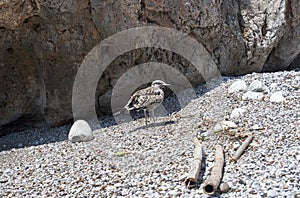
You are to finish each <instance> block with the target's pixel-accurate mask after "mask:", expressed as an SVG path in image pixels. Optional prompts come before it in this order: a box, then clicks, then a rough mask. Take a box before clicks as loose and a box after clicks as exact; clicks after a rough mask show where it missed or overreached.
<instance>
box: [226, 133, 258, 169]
mask: <svg viewBox="0 0 300 198" xmlns="http://www.w3.org/2000/svg"><path fill="white" fill-rule="evenodd" d="M252 139H253V135H250V136H248V137H247V139H246V140H245V141H244V143H243V144H242V145H241V146H240V147H239V148H238V150H237V151H236V152H235V153H234V155H233V156H232V158H231V159H230V162H231V163H234V162H236V160H238V159H239V158H240V156H241V155H242V153H243V152H244V150H245V149H246V148H247V147H248V145H249V144H250V142H251V141H252Z"/></svg>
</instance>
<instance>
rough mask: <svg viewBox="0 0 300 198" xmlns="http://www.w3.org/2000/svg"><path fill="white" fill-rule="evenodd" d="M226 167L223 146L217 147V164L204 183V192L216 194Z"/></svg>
mask: <svg viewBox="0 0 300 198" xmlns="http://www.w3.org/2000/svg"><path fill="white" fill-rule="evenodd" d="M223 166H224V151H223V147H222V146H221V145H217V146H216V152H215V163H214V167H213V168H212V170H211V174H210V176H209V177H208V179H207V180H206V181H205V182H204V186H203V190H204V192H205V193H206V194H208V195H213V194H215V193H216V191H217V189H218V186H219V184H220V182H221V179H222V172H223Z"/></svg>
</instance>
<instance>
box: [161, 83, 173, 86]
mask: <svg viewBox="0 0 300 198" xmlns="http://www.w3.org/2000/svg"><path fill="white" fill-rule="evenodd" d="M163 85H164V86H171V84H167V83H165V84H163Z"/></svg>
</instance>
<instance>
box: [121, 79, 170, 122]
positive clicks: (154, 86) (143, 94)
mask: <svg viewBox="0 0 300 198" xmlns="http://www.w3.org/2000/svg"><path fill="white" fill-rule="evenodd" d="M165 86H170V84H167V83H165V82H164V81H162V80H155V81H153V82H152V83H151V86H150V87H147V88H145V89H141V90H138V91H136V92H135V93H134V94H133V95H132V96H131V97H130V98H129V100H128V102H127V104H126V105H125V106H124V107H123V109H126V110H127V111H128V112H129V111H131V110H140V109H141V110H144V116H145V123H146V125H147V117H148V116H147V110H149V111H150V116H151V117H152V119H153V122H154V123H155V116H154V110H155V108H156V107H158V106H159V105H160V104H161V103H162V101H163V100H164V97H165V94H164V91H163V88H164V87H165Z"/></svg>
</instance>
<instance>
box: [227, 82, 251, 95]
mask: <svg viewBox="0 0 300 198" xmlns="http://www.w3.org/2000/svg"><path fill="white" fill-rule="evenodd" d="M239 91H243V92H245V91H247V85H246V82H245V81H243V80H237V81H235V82H234V83H232V84H231V85H230V87H229V88H228V93H234V92H239Z"/></svg>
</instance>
